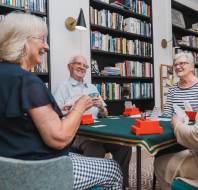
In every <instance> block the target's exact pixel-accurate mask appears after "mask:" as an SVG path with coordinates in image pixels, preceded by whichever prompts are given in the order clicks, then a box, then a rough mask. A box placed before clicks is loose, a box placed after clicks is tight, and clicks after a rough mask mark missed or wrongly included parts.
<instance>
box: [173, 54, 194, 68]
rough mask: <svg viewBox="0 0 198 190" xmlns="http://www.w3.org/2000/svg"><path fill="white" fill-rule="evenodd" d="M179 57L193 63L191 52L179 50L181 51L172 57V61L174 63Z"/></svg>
mask: <svg viewBox="0 0 198 190" xmlns="http://www.w3.org/2000/svg"><path fill="white" fill-rule="evenodd" d="M181 57H185V58H186V59H187V62H188V63H189V64H192V65H194V64H195V63H194V57H193V55H192V53H186V52H181V53H178V54H176V55H175V57H174V60H173V63H175V62H176V61H177V60H178V59H179V58H181Z"/></svg>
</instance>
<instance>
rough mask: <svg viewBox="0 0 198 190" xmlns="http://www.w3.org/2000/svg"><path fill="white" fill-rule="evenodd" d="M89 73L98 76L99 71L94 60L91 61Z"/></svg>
mask: <svg viewBox="0 0 198 190" xmlns="http://www.w3.org/2000/svg"><path fill="white" fill-rule="evenodd" d="M91 73H92V74H94V75H98V76H100V70H99V68H98V63H97V61H96V60H92V61H91Z"/></svg>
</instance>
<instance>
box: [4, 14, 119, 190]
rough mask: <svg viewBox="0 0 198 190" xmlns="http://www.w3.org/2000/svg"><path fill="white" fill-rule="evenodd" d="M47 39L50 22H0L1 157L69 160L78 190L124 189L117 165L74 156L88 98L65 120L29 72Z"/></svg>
mask: <svg viewBox="0 0 198 190" xmlns="http://www.w3.org/2000/svg"><path fill="white" fill-rule="evenodd" d="M46 36H47V26H46V23H45V22H44V21H43V20H42V19H41V18H39V17H37V16H34V15H30V14H26V13H10V14H8V15H6V16H5V18H4V19H3V20H2V21H1V22H0V156H3V157H9V158H16V159H22V160H44V159H50V158H56V157H60V156H62V157H63V158H65V157H66V156H68V157H69V158H70V159H71V160H72V163H73V176H74V187H73V189H74V190H79V189H80V190H83V189H88V188H90V187H92V186H95V185H99V186H102V187H103V188H104V189H112V190H120V189H122V173H121V171H120V168H119V165H118V164H117V163H116V162H115V161H113V160H110V159H100V158H88V157H84V156H79V155H77V154H71V153H70V152H69V147H70V143H71V141H72V139H73V138H74V136H75V134H76V131H77V130H78V128H79V125H80V121H81V118H82V114H83V112H84V111H86V110H87V109H89V108H91V107H92V106H93V101H92V99H91V98H90V97H89V96H87V95H84V96H82V97H81V98H79V99H78V101H76V103H75V105H74V106H73V109H72V110H71V111H70V112H69V113H68V115H67V116H66V117H63V115H62V113H61V111H60V109H59V108H58V105H57V103H56V101H55V100H54V98H53V96H52V94H51V93H50V91H49V90H48V89H47V87H46V86H45V84H44V83H43V82H42V81H41V80H40V79H39V78H38V77H37V76H36V75H34V74H33V73H31V72H29V71H30V70H31V69H32V68H33V67H35V66H36V65H38V64H40V63H41V56H42V55H43V54H44V53H45V51H47V50H48V44H47V43H46V42H45V38H46ZM71 175H72V173H71ZM54 177H56V176H54ZM65 180H67V179H66V178H65ZM18 188H19V189H20V187H18Z"/></svg>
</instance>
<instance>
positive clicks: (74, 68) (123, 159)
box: [54, 56, 132, 187]
mask: <svg viewBox="0 0 198 190" xmlns="http://www.w3.org/2000/svg"><path fill="white" fill-rule="evenodd" d="M88 68H89V65H88V64H87V61H86V59H85V58H84V57H83V56H74V57H72V58H71V59H70V61H69V64H68V69H69V72H70V78H69V79H68V80H66V81H64V82H63V83H61V84H60V85H59V86H58V88H57V90H56V91H55V93H54V97H55V99H56V101H57V103H58V105H59V107H60V108H61V110H62V111H63V112H66V113H67V112H68V111H69V110H70V109H71V107H72V105H73V104H74V102H75V101H77V99H78V98H79V97H80V96H82V95H84V94H86V95H89V96H91V97H92V98H93V102H94V106H93V107H92V108H90V110H88V112H89V113H92V114H93V116H94V117H95V118H97V117H106V116H107V115H108V111H107V109H106V107H105V106H106V104H105V102H104V101H103V99H102V97H101V96H100V94H99V92H98V90H97V88H96V86H95V85H93V84H88V83H86V82H85V80H84V78H85V75H86V72H87V69H88ZM73 147H75V148H76V149H77V150H78V151H79V152H82V154H83V155H85V156H90V157H100V158H104V156H105V154H106V153H109V152H110V153H111V154H112V156H113V159H114V160H116V161H117V162H118V163H119V164H120V167H121V169H122V173H123V177H124V185H125V186H126V187H128V177H129V162H130V159H131V154H132V149H131V148H129V147H125V146H121V145H116V144H109V143H98V142H94V141H90V140H87V139H86V138H85V137H76V139H75V140H74V143H73Z"/></svg>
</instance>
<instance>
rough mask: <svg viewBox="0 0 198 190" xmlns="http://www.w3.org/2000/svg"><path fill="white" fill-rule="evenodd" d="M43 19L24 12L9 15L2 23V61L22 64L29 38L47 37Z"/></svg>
mask: <svg viewBox="0 0 198 190" xmlns="http://www.w3.org/2000/svg"><path fill="white" fill-rule="evenodd" d="M47 33H48V30H47V25H46V23H45V22H44V21H43V20H42V18H40V17H37V16H35V15H31V14H28V13H22V12H12V13H9V14H7V15H6V16H5V17H4V19H3V20H2V21H0V59H2V60H6V61H10V62H13V63H17V64H20V60H21V58H22V56H23V53H24V52H23V51H24V47H25V44H26V42H27V40H28V38H31V37H40V36H46V35H47Z"/></svg>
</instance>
